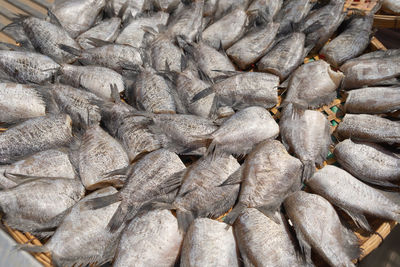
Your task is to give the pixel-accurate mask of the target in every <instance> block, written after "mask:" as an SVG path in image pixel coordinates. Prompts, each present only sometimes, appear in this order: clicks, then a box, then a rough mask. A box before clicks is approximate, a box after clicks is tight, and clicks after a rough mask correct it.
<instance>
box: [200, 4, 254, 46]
mask: <svg viewBox="0 0 400 267" xmlns="http://www.w3.org/2000/svg"><path fill="white" fill-rule="evenodd" d="M247 24H248V16H247V13H246V11H245V9H243V8H237V9H233V10H232V11H231V12H230V13H228V14H226V15H225V16H223V17H222V18H220V19H219V20H217V21H216V22H214V23H213V24H211V25H210V26H208V27H207V28H206V29H205V30H204V31H203V34H202V39H203V41H204V42H205V43H207V44H208V45H210V46H211V47H213V48H215V49H218V48H219V47H220V46H221V45H222V47H223V49H227V48H229V47H230V46H232V45H233V44H234V43H235V42H236V41H238V40H239V39H240V37H242V36H243V34H244V32H245V29H246V26H247Z"/></svg>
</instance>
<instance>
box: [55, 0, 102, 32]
mask: <svg viewBox="0 0 400 267" xmlns="http://www.w3.org/2000/svg"><path fill="white" fill-rule="evenodd" d="M105 5H106V0H83V1H82V0H70V1H60V2H59V3H58V4H55V5H54V6H53V8H52V9H51V11H52V13H53V14H54V16H55V17H56V18H57V20H58V21H59V22H60V24H61V25H62V27H63V28H64V29H65V30H66V31H67V32H68V33H69V35H70V36H71V37H72V38H76V37H78V35H79V34H81V33H83V32H84V31H87V30H88V29H89V28H90V27H92V25H93V24H94V23H95V21H96V18H97V16H98V15H99V14H100V12H101V11H102V10H103V8H104V7H105Z"/></svg>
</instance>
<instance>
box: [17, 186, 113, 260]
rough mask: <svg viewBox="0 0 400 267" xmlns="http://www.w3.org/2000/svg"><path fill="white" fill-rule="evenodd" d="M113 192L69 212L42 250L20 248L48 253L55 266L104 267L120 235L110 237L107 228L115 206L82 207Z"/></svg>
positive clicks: (101, 192) (108, 190) (106, 190)
mask: <svg viewBox="0 0 400 267" xmlns="http://www.w3.org/2000/svg"><path fill="white" fill-rule="evenodd" d="M116 192H117V190H116V189H114V188H112V187H107V188H103V189H101V190H98V191H95V192H93V193H91V194H90V195H88V196H86V197H85V198H83V199H82V200H81V201H79V202H78V203H77V204H76V205H75V206H74V207H73V208H72V209H71V211H70V212H69V213H68V215H67V216H66V217H65V218H64V220H63V221H62V223H61V224H60V226H59V227H58V228H57V230H56V231H55V233H54V235H53V236H52V237H51V238H50V239H49V241H47V242H46V244H44V246H31V245H29V244H27V245H22V247H21V248H22V249H23V250H26V251H29V252H51V256H52V260H53V263H54V264H56V265H57V266H74V265H89V264H94V263H98V264H103V263H106V262H108V261H111V260H112V259H113V257H114V254H115V250H116V248H117V245H118V239H119V235H120V231H119V232H116V233H110V232H108V231H107V230H106V227H107V222H108V221H109V220H110V218H111V217H112V215H113V213H114V212H115V210H116V209H117V208H118V203H114V204H112V205H110V206H107V207H104V208H102V209H98V210H85V209H84V206H85V203H87V202H88V201H90V200H91V199H94V198H96V197H102V196H103V197H107V196H110V195H112V194H115V193H116ZM77 236H79V238H76V237H77Z"/></svg>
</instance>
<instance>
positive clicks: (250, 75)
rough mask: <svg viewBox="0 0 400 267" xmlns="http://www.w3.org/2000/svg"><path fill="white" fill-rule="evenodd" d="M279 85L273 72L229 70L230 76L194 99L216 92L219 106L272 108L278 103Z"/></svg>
mask: <svg viewBox="0 0 400 267" xmlns="http://www.w3.org/2000/svg"><path fill="white" fill-rule="evenodd" d="M229 76H231V77H229ZM278 85H279V77H278V76H275V75H273V74H269V73H260V72H236V73H233V74H230V73H229V72H228V78H226V79H224V80H222V81H220V82H218V83H215V84H213V85H212V86H211V87H208V88H206V89H204V90H203V91H201V92H199V93H197V94H196V95H195V96H194V97H193V100H192V101H198V100H200V99H202V98H204V97H206V96H208V95H210V94H213V93H215V98H216V104H217V105H218V106H229V107H232V108H234V109H244V108H247V107H251V106H261V107H264V108H272V107H274V106H276V105H277V104H278Z"/></svg>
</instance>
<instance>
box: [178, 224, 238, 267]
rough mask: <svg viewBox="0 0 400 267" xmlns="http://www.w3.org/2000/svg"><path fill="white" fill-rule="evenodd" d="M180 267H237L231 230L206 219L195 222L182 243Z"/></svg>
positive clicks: (224, 225) (236, 256) (236, 252)
mask: <svg viewBox="0 0 400 267" xmlns="http://www.w3.org/2000/svg"><path fill="white" fill-rule="evenodd" d="M180 266H182V267H191V266H221V267H222V266H223V267H237V266H239V259H238V249H237V247H236V242H235V237H234V235H233V233H232V228H229V229H227V225H226V224H225V223H222V222H218V221H214V220H210V219H206V218H202V219H197V220H195V221H194V222H193V224H192V225H191V226H190V228H189V230H188V232H187V233H186V236H185V239H184V241H183V247H182V256H181V264H180Z"/></svg>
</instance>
